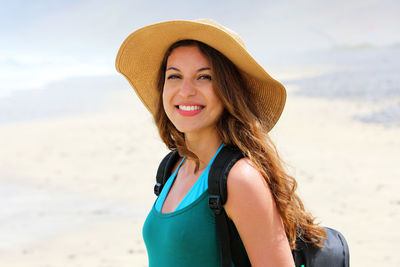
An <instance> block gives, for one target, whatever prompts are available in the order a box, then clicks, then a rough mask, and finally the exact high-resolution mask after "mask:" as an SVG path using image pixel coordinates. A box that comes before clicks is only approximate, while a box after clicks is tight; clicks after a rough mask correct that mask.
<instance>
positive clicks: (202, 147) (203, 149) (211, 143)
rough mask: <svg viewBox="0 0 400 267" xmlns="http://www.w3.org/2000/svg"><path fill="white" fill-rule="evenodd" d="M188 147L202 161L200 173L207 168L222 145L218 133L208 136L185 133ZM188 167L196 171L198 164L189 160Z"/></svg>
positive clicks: (213, 132) (214, 132)
mask: <svg viewBox="0 0 400 267" xmlns="http://www.w3.org/2000/svg"><path fill="white" fill-rule="evenodd" d="M185 142H186V147H187V148H188V149H189V150H190V151H191V152H193V153H194V154H196V156H197V157H198V158H199V160H200V166H199V171H201V170H203V169H205V168H206V166H207V164H208V163H209V162H210V161H211V159H212V157H213V156H214V154H215V152H216V151H217V150H218V148H219V146H220V145H221V144H222V140H221V138H220V137H219V135H218V133H217V131H212V132H210V133H209V134H207V135H194V134H190V133H185ZM187 161H188V167H189V168H190V169H192V170H194V169H195V166H196V163H195V161H193V160H190V159H187Z"/></svg>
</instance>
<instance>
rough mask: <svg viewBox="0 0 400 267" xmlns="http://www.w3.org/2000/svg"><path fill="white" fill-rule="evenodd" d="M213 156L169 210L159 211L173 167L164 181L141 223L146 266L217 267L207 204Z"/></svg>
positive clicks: (212, 217)
mask: <svg viewBox="0 0 400 267" xmlns="http://www.w3.org/2000/svg"><path fill="white" fill-rule="evenodd" d="M223 145H224V144H222V145H221V146H220V147H219V149H218V150H217V152H216V153H215V155H214V157H213V158H212V160H211V161H210V163H209V164H208V166H207V167H206V169H205V170H204V171H203V173H202V174H201V175H200V177H199V179H198V180H197V181H196V183H195V184H194V185H193V187H192V188H191V189H190V190H189V192H188V194H187V195H186V196H185V198H184V199H183V200H182V202H181V203H180V204H179V205H178V207H177V208H176V210H175V211H173V212H171V213H161V208H162V205H163V203H164V200H165V198H166V196H167V194H168V192H169V190H170V188H171V186H172V183H173V179H175V177H176V175H177V172H178V169H179V167H180V165H181V164H182V162H183V160H184V159H183V160H182V162H181V163H180V165H179V167H178V168H177V170H176V171H175V172H174V173H173V174H172V175H171V177H170V178H169V179H168V181H167V183H166V184H165V186H164V188H163V190H162V191H161V193H160V196H159V197H158V199H157V200H156V202H155V203H154V205H153V207H152V209H151V211H150V213H149V215H148V216H147V218H146V221H145V223H144V226H143V239H144V242H145V244H146V249H147V254H148V258H149V266H150V267H159V266H162V267H164V266H165V267H169V266H171V267H176V266H182V267H185V266H190V267H192V266H193V267H197V266H199V267H200V266H202V267H203V266H207V267H217V266H218V267H219V266H221V258H220V254H219V245H218V237H217V232H216V226H215V215H214V213H213V211H212V210H211V209H210V207H209V205H208V197H209V194H208V191H207V189H208V173H209V169H210V166H211V164H212V162H213V161H214V159H215V157H216V155H217V154H218V153H219V151H220V150H221V148H222V147H223Z"/></svg>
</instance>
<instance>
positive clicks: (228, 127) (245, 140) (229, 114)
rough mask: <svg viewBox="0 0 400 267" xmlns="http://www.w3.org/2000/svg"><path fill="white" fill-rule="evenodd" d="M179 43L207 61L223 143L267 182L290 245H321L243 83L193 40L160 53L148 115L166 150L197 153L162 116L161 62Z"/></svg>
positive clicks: (216, 55) (227, 62) (323, 234)
mask: <svg viewBox="0 0 400 267" xmlns="http://www.w3.org/2000/svg"><path fill="white" fill-rule="evenodd" d="M181 46H197V47H198V48H199V49H200V51H201V52H202V53H203V54H204V56H206V57H207V58H208V59H209V61H210V62H211V64H212V69H213V79H212V81H213V83H214V84H213V86H214V90H215V93H216V95H217V96H218V97H219V98H220V100H221V101H222V103H223V105H224V111H223V113H222V115H221V118H220V119H219V121H218V123H217V125H216V128H217V131H218V133H219V136H220V137H221V139H222V141H223V142H224V143H225V144H226V145H234V146H237V147H238V148H239V149H240V150H241V151H242V152H243V153H244V154H245V155H246V157H248V158H249V159H250V160H251V161H252V163H253V164H254V165H255V166H256V168H257V169H258V170H259V171H260V172H261V174H262V176H263V177H264V179H265V180H266V181H267V183H268V185H269V187H270V189H271V192H272V194H273V197H274V200H275V202H276V205H277V208H278V211H279V213H280V216H281V217H282V220H283V224H284V227H285V232H286V236H287V238H288V240H289V244H290V247H291V249H295V247H296V243H295V241H296V237H301V238H303V239H305V240H306V241H309V242H312V243H313V244H315V245H317V246H320V247H322V246H323V245H322V241H323V240H324V239H325V237H326V232H325V230H324V229H323V228H322V227H320V226H318V225H317V224H316V223H315V222H314V221H315V218H314V217H312V216H311V214H310V213H309V212H307V211H306V210H305V208H304V205H303V203H302V201H301V200H300V198H299V197H298V195H297V194H296V193H295V191H296V188H297V182H296V180H295V179H294V178H293V177H291V176H290V175H288V174H287V173H286V172H285V170H284V168H283V164H282V160H281V158H280V157H279V154H278V152H277V149H276V147H275V145H274V143H273V142H272V140H271V139H270V137H269V135H268V133H267V131H266V130H265V128H264V127H263V123H262V122H261V121H260V120H259V116H258V114H257V109H256V107H255V103H254V101H253V99H252V98H251V96H250V94H249V90H248V89H247V85H246V83H245V81H244V79H243V77H242V76H241V74H240V72H239V70H238V69H237V68H236V66H235V65H234V64H233V63H232V62H231V61H230V60H229V59H228V58H227V57H225V56H224V55H223V54H221V53H220V52H219V51H217V50H215V49H214V48H212V47H210V46H208V45H206V44H204V43H201V42H199V41H194V40H182V41H178V42H176V43H174V44H173V45H172V46H171V47H170V48H169V49H168V50H167V52H166V53H165V56H164V58H163V61H162V63H161V66H160V69H159V74H158V93H159V96H158V105H157V110H156V112H155V113H154V114H153V115H154V121H155V123H156V125H157V127H158V131H159V134H160V136H161V139H162V140H163V142H164V143H165V144H166V145H167V147H168V148H169V149H170V150H178V151H179V154H180V155H181V156H186V157H189V158H191V159H193V160H194V161H195V162H196V166H197V167H196V170H197V168H198V167H199V159H198V157H197V156H196V155H195V154H194V153H193V152H191V151H189V150H188V148H187V147H186V145H185V135H184V133H182V132H179V131H178V130H177V129H176V128H175V126H174V125H173V124H172V122H171V121H170V120H169V119H168V117H167V115H166V113H165V111H164V107H163V101H162V91H163V87H164V82H165V70H166V66H167V60H168V57H169V55H170V54H171V52H172V51H173V50H174V49H175V48H177V47H181Z"/></svg>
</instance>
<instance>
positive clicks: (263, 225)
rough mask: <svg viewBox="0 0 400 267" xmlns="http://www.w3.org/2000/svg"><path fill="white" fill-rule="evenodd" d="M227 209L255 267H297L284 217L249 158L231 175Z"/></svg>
mask: <svg viewBox="0 0 400 267" xmlns="http://www.w3.org/2000/svg"><path fill="white" fill-rule="evenodd" d="M227 184H228V199H227V201H226V204H225V210H226V212H227V214H228V216H229V217H230V218H231V219H232V221H233V222H234V224H235V226H236V228H237V230H238V232H239V235H240V237H241V239H242V241H243V244H244V246H245V248H246V252H247V254H248V256H249V259H250V262H251V264H252V266H294V263H293V258H292V255H291V253H290V247H289V242H288V240H287V237H286V234H285V229H284V225H283V221H282V218H281V217H280V214H279V212H278V209H277V205H276V203H275V200H274V197H273V195H272V193H271V190H270V188H269V186H268V184H267V182H266V181H265V179H264V177H263V176H262V174H261V172H260V171H259V170H258V169H257V168H256V167H255V166H254V164H253V163H252V162H251V161H250V160H249V159H247V158H244V159H241V160H239V161H238V162H237V163H236V164H235V165H234V166H233V167H232V169H231V171H230V172H229V175H228V182H227Z"/></svg>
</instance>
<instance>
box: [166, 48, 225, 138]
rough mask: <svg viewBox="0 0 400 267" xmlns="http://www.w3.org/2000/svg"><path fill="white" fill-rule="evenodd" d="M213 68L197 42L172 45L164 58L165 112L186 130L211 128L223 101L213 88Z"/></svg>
mask: <svg viewBox="0 0 400 267" xmlns="http://www.w3.org/2000/svg"><path fill="white" fill-rule="evenodd" d="M213 76H214V74H213V70H212V66H211V63H210V62H209V60H208V59H207V58H206V57H205V56H204V55H203V54H202V53H201V52H200V50H199V48H198V47H197V46H182V47H178V48H176V49H174V50H173V51H172V53H171V55H170V56H169V57H168V60H167V68H166V72H165V82H164V90H163V105H164V109H165V113H166V114H167V116H168V118H169V119H170V120H171V122H172V123H173V124H174V125H175V127H176V128H177V129H178V130H179V131H180V132H183V133H185V134H187V133H202V132H203V133H204V132H207V131H210V130H211V131H214V130H215V124H216V122H217V121H218V119H219V117H220V116H221V114H222V111H223V105H222V103H221V101H220V100H219V98H218V97H217V95H216V94H215V92H214V88H213Z"/></svg>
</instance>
